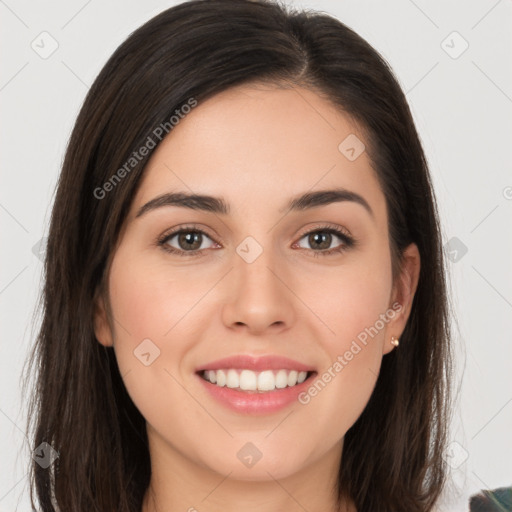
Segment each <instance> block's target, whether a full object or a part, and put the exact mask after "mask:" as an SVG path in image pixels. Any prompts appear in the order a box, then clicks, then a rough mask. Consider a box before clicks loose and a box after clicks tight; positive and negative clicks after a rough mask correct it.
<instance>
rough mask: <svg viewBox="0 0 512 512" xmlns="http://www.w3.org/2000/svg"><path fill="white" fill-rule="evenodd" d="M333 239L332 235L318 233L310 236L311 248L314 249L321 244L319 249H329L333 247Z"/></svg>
mask: <svg viewBox="0 0 512 512" xmlns="http://www.w3.org/2000/svg"><path fill="white" fill-rule="evenodd" d="M331 237H332V235H331V233H322V232H316V233H312V234H311V235H309V242H310V244H311V247H314V246H315V244H317V243H319V244H320V246H317V249H328V248H329V246H330V245H331Z"/></svg>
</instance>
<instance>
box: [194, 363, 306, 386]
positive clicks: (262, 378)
mask: <svg viewBox="0 0 512 512" xmlns="http://www.w3.org/2000/svg"><path fill="white" fill-rule="evenodd" d="M307 375H308V374H307V372H298V371H296V370H277V371H275V370H274V371H272V370H265V371H262V372H253V371H252V370H235V369H233V368H230V369H225V370H205V371H204V372H203V377H204V378H205V379H206V380H207V381H209V382H211V383H212V384H216V385H217V386H220V387H223V386H227V387H228V388H232V389H234V388H239V389H241V390H244V391H274V390H275V389H276V388H277V389H284V388H286V387H287V386H288V387H291V386H295V385H297V384H302V383H303V382H304V381H305V380H306V377H307Z"/></svg>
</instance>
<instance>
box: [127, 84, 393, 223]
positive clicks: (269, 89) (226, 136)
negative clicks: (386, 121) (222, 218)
mask: <svg viewBox="0 0 512 512" xmlns="http://www.w3.org/2000/svg"><path fill="white" fill-rule="evenodd" d="M365 145H367V144H366V142H365V139H364V136H363V135H362V133H361V131H360V129H359V127H358V126H357V125H356V123H355V122H354V121H353V120H352V119H351V118H350V117H349V116H347V115H345V114H344V113H342V111H341V110H340V109H339V108H337V107H335V106H334V105H333V104H332V103H331V102H329V101H328V99H326V98H323V97H320V96H319V95H317V94H316V93H315V92H313V91H311V90H308V89H304V88H298V87H293V88H292V87H290V88H277V87H275V86H271V85H268V84H251V85H243V86H238V87H234V88H231V89H229V90H227V91H224V92H222V93H219V94H217V95H215V96H213V97H211V98H209V99H208V100H206V101H204V102H203V103H200V104H199V105H198V106H196V107H195V108H194V109H192V111H191V112H190V113H188V114H187V115H186V116H183V118H182V119H181V120H180V121H179V123H178V124H177V125H176V126H174V128H173V129H172V131H171V132H170V133H169V135H167V136H166V138H165V139H164V140H163V141H162V142H161V144H160V145H159V146H158V148H157V149H156V150H155V152H154V154H153V155H152V157H151V159H150V161H149V162H148V164H147V166H146V169H145V172H144V178H143V180H142V184H141V187H140V189H139V191H138V194H137V197H136V198H135V201H134V208H138V207H140V205H141V204H144V203H145V202H147V201H149V200H151V199H152V198H153V197H155V196H157V195H159V194H162V193H164V192H173V191H182V192H188V193H190V192H193V193H195V194H208V195H215V196H222V197H224V198H226V200H227V201H228V202H229V204H232V205H233V206H234V207H235V209H242V210H244V209H247V208H262V207H264V206H265V207H267V208H268V207H269V206H272V205H275V210H276V211H277V210H278V209H279V208H281V207H282V205H283V203H284V202H285V200H286V199H287V198H289V197H293V196H297V195H298V194H300V193H303V192H306V191H308V190H315V189H327V188H335V187H343V188H346V189H348V190H351V191H353V192H355V193H358V194H360V195H362V196H363V197H365V198H366V200H367V201H368V202H369V203H370V204H372V205H373V206H372V208H374V209H375V210H376V211H377V212H379V209H380V210H382V208H383V207H384V197H383V195H382V192H381V190H380V187H379V184H378V180H377V178H376V175H375V171H374V170H373V168H372V167H371V161H370V159H369V156H368V154H367V152H366V151H365V150H364V146H365ZM347 149H348V150H349V152H348V153H347ZM352 149H353V150H354V151H352ZM358 153H360V154H359V156H358ZM354 156H356V158H355V159H354ZM384 208H385V207H384ZM381 213H382V212H381Z"/></svg>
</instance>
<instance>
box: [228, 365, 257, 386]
mask: <svg viewBox="0 0 512 512" xmlns="http://www.w3.org/2000/svg"><path fill="white" fill-rule="evenodd" d="M229 371H230V372H234V371H235V370H229ZM256 384H257V378H256V374H255V373H254V372H251V371H249V370H242V372H241V373H240V389H246V390H251V391H254V390H256V387H257V386H256Z"/></svg>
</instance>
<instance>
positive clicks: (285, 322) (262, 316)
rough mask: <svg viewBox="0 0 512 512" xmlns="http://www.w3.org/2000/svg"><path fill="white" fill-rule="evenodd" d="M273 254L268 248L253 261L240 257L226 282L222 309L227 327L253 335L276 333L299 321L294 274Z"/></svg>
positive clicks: (235, 259)
mask: <svg viewBox="0 0 512 512" xmlns="http://www.w3.org/2000/svg"><path fill="white" fill-rule="evenodd" d="M283 267H284V266H283V265H279V264H278V262H277V260H276V258H275V257H274V255H273V254H272V250H271V249H264V250H263V252H262V253H261V254H260V256H259V257H258V258H257V259H256V260H255V261H253V262H251V263H249V262H247V261H245V260H244V259H243V258H242V257H239V256H238V254H235V257H234V268H233V270H232V271H231V272H229V274H228V276H227V280H228V281H229V282H227V283H226V290H227V291H226V294H227V297H226V300H225V301H224V306H223V310H222V320H223V322H224V325H226V326H227V327H228V328H230V329H236V330H239V331H241V332H242V331H245V332H247V333H251V334H264V333H266V332H271V333H273V334H276V333H277V332H280V331H282V330H286V329H288V328H290V326H291V325H292V324H293V322H294V321H295V315H296V312H295V309H294V305H293V300H294V294H293V291H292V289H291V288H292V286H291V283H290V280H291V278H290V273H289V272H286V271H285V270H283Z"/></svg>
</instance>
